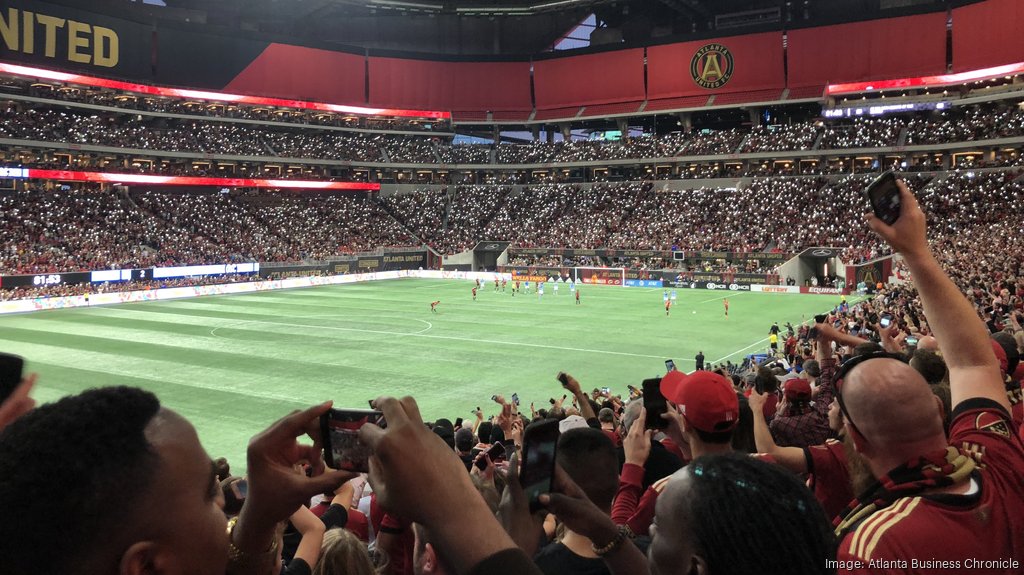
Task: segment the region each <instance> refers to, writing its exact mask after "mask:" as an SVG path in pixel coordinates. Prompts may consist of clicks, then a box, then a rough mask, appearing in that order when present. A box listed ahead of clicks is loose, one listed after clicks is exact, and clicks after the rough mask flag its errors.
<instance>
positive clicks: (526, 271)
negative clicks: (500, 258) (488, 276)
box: [498, 266, 572, 282]
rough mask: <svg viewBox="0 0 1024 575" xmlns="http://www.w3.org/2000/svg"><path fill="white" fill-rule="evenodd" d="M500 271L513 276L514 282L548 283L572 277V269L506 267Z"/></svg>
mask: <svg viewBox="0 0 1024 575" xmlns="http://www.w3.org/2000/svg"><path fill="white" fill-rule="evenodd" d="M498 270H499V271H501V272H505V273H509V274H511V275H512V281H514V282H546V281H549V280H550V279H551V278H569V277H572V268H557V267H544V266H539V267H526V266H505V267H500V268H498Z"/></svg>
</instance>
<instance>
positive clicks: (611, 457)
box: [555, 427, 619, 512]
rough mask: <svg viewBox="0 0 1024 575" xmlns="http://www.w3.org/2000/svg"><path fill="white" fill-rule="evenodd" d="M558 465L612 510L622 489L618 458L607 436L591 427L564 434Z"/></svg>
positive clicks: (598, 502)
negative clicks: (616, 495)
mask: <svg viewBox="0 0 1024 575" xmlns="http://www.w3.org/2000/svg"><path fill="white" fill-rule="evenodd" d="M555 457H556V459H557V461H558V465H559V466H560V467H561V468H562V469H564V470H565V472H566V473H567V474H568V475H569V478H570V479H572V480H573V481H575V482H576V484H577V485H579V486H580V489H582V490H583V492H584V493H586V494H587V497H588V498H589V499H590V500H591V501H593V502H594V504H595V505H597V506H598V507H600V508H601V509H603V510H604V511H608V512H610V511H611V508H612V499H614V498H615V492H616V491H618V489H619V475H618V469H619V458H618V455H617V454H616V452H615V446H614V445H613V444H612V441H611V440H610V439H608V436H607V435H605V434H604V433H601V431H600V430H598V429H594V428H591V427H579V428H576V429H570V430H568V431H566V432H565V433H562V434H561V436H559V438H558V450H557V455H556V456H555Z"/></svg>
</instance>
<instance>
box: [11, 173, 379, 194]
mask: <svg viewBox="0 0 1024 575" xmlns="http://www.w3.org/2000/svg"><path fill="white" fill-rule="evenodd" d="M15 170H17V171H15ZM6 173H7V176H6V177H10V178H22V179H24V178H27V179H37V180H60V181H65V182H99V183H104V184H113V185H124V184H150V185H163V186H220V187H229V188H286V189H295V190H369V191H377V190H380V184H376V183H365V182H325V181H319V180H265V179H256V178H206V177H195V176H152V175H146V174H117V173H108V172H75V171H68V170H37V169H34V168H9V169H8V171H7V172H6ZM0 175H2V174H0Z"/></svg>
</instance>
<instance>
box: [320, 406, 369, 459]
mask: <svg viewBox="0 0 1024 575" xmlns="http://www.w3.org/2000/svg"><path fill="white" fill-rule="evenodd" d="M367 424H373V425H379V426H381V427H384V414H383V413H381V412H379V411H375V410H372V409H332V410H330V411H328V412H327V413H325V414H323V415H321V416H320V435H321V437H322V438H323V442H324V462H325V463H326V464H327V466H328V467H330V468H331V469H340V470H343V471H355V472H359V473H368V472H369V471H370V454H371V450H370V447H369V446H368V445H366V444H364V443H363V442H362V441H360V440H359V428H360V427H362V426H364V425H367Z"/></svg>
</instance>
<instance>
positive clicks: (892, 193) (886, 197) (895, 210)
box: [867, 172, 900, 226]
mask: <svg viewBox="0 0 1024 575" xmlns="http://www.w3.org/2000/svg"><path fill="white" fill-rule="evenodd" d="M867 196H868V201H869V202H871V209H872V210H873V211H874V212H875V216H877V217H878V219H880V220H882V221H883V222H885V223H887V224H889V225H890V226H891V225H892V224H894V223H896V220H898V219H899V217H900V189H899V187H897V186H896V174H894V173H893V172H886V173H884V174H882V175H881V176H878V178H877V179H876V180H875V181H873V182H871V185H869V186H868V189H867Z"/></svg>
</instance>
